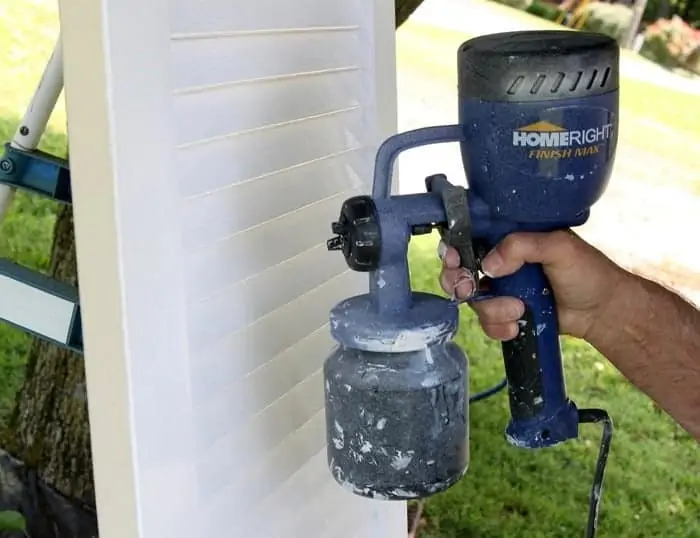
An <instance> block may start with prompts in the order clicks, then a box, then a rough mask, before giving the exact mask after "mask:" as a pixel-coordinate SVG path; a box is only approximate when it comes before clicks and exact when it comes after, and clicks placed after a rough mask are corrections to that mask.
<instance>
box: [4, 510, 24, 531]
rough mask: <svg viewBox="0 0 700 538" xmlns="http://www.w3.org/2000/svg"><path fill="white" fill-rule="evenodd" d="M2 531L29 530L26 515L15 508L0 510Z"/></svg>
mask: <svg viewBox="0 0 700 538" xmlns="http://www.w3.org/2000/svg"><path fill="white" fill-rule="evenodd" d="M0 532H23V533H25V534H26V532H27V522H26V521H25V520H24V516H23V515H22V514H20V513H19V512H15V511H14V510H4V511H0Z"/></svg>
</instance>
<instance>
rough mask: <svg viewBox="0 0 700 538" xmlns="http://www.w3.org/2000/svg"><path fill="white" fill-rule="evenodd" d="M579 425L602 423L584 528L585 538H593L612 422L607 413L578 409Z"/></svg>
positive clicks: (608, 450)
mask: <svg viewBox="0 0 700 538" xmlns="http://www.w3.org/2000/svg"><path fill="white" fill-rule="evenodd" d="M578 421H579V424H593V423H596V424H597V423H599V422H602V424H603V435H602V437H601V440H600V450H599V452H598V461H597V462H596V465H595V475H594V477H593V488H592V489H591V498H590V504H589V508H588V525H587V527H586V538H594V537H595V534H596V530H597V527H598V513H599V511H600V498H601V495H602V493H603V478H604V476H605V465H606V464H607V462H608V454H609V452H610V443H611V442H612V435H613V422H612V419H611V418H610V416H609V415H608V413H607V411H604V410H602V409H579V411H578Z"/></svg>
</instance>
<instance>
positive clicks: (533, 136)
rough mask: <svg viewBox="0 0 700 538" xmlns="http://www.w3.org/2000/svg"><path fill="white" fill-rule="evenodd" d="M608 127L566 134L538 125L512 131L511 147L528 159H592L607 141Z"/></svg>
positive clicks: (551, 126)
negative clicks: (591, 156)
mask: <svg viewBox="0 0 700 538" xmlns="http://www.w3.org/2000/svg"><path fill="white" fill-rule="evenodd" d="M612 128H613V126H612V123H607V124H604V125H600V126H598V127H592V128H590V129H581V130H575V131H570V130H567V129H564V128H563V127H560V126H559V125H555V124H553V123H550V122H548V121H538V122H536V123H532V124H530V125H525V126H523V127H520V128H519V129H516V130H515V131H513V145H514V146H516V147H522V148H529V149H530V151H529V154H528V157H530V158H531V159H566V158H570V157H585V156H587V155H595V154H596V153H598V152H599V151H600V145H601V144H602V143H604V142H605V141H607V140H608V139H610V136H611V134H612Z"/></svg>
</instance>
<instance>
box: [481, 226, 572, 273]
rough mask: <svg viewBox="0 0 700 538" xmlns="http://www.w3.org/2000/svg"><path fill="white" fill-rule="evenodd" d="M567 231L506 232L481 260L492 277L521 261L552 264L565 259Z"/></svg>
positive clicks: (515, 267)
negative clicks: (508, 233)
mask: <svg viewBox="0 0 700 538" xmlns="http://www.w3.org/2000/svg"><path fill="white" fill-rule="evenodd" d="M572 238H573V236H572V235H571V232H568V231H557V232H551V233H537V232H517V233H513V234H510V235H508V236H507V237H506V238H505V239H504V240H503V241H501V242H500V243H499V244H498V245H496V247H495V248H494V249H493V250H491V252H489V253H488V254H487V255H486V257H485V258H484V259H483V261H482V263H481V268H482V270H483V272H484V273H485V274H486V275H487V276H489V277H492V278H498V277H502V276H505V275H510V274H513V273H515V272H516V271H517V270H518V269H520V268H521V267H522V266H523V264H525V263H540V264H542V265H545V266H547V265H549V266H551V265H554V264H556V263H557V262H560V261H562V260H566V259H567V258H568V257H569V256H568V254H567V253H569V252H570V251H571V246H572Z"/></svg>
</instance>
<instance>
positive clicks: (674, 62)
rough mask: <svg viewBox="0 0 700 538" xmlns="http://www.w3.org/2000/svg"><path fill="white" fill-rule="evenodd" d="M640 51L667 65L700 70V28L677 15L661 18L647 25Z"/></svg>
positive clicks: (649, 57) (645, 55)
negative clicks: (694, 26) (692, 25)
mask: <svg viewBox="0 0 700 538" xmlns="http://www.w3.org/2000/svg"><path fill="white" fill-rule="evenodd" d="M639 53H640V54H641V55H642V56H644V57H645V58H648V59H650V60H652V61H654V62H657V63H659V64H661V65H664V66H666V67H686V68H688V69H691V70H693V71H695V72H700V65H698V64H700V61H699V56H700V30H697V29H695V28H693V27H691V26H690V25H689V24H688V23H686V22H685V21H684V20H683V19H681V18H680V17H678V16H676V15H674V16H673V17H672V18H670V19H659V20H658V21H656V22H655V23H654V24H650V25H649V26H647V27H646V29H645V31H644V43H643V44H642V48H641V49H640V51H639Z"/></svg>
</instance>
